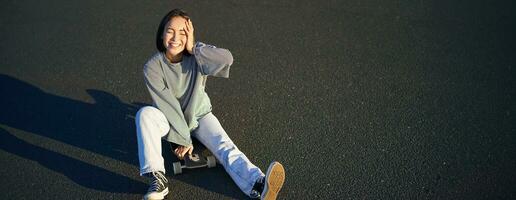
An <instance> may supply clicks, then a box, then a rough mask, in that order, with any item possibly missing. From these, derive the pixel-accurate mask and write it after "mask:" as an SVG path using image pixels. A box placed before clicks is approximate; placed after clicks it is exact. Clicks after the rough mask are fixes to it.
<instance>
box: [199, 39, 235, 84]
mask: <svg viewBox="0 0 516 200" xmlns="http://www.w3.org/2000/svg"><path fill="white" fill-rule="evenodd" d="M193 53H194V57H195V60H196V61H197V64H199V67H200V70H201V73H202V74H204V75H211V76H216V77H224V78H228V77H229V68H230V67H231V65H232V64H233V55H231V52H229V50H227V49H222V48H217V47H215V46H212V45H207V44H204V43H202V42H197V43H196V44H195V48H194V50H193Z"/></svg>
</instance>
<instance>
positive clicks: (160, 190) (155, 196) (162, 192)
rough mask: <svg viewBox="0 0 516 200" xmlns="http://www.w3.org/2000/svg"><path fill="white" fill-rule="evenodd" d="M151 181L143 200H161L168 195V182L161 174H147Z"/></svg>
mask: <svg viewBox="0 0 516 200" xmlns="http://www.w3.org/2000/svg"><path fill="white" fill-rule="evenodd" d="M147 175H148V176H150V177H151V179H152V181H151V184H150V186H149V190H147V194H145V196H144V197H143V199H144V200H162V199H164V198H165V196H166V195H167V194H168V180H167V177H165V174H163V172H151V173H148V174H147Z"/></svg>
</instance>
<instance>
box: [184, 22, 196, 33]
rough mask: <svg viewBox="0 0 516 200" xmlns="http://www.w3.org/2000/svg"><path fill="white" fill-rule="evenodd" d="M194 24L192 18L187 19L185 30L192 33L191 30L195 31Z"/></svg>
mask: <svg viewBox="0 0 516 200" xmlns="http://www.w3.org/2000/svg"><path fill="white" fill-rule="evenodd" d="M193 30H194V29H193V24H192V20H190V19H187V20H186V21H185V31H186V33H190V32H193Z"/></svg>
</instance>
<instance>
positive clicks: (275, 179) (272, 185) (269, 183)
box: [261, 162, 285, 200]
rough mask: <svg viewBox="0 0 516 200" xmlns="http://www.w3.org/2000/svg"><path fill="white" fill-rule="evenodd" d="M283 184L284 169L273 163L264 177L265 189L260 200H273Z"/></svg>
mask: <svg viewBox="0 0 516 200" xmlns="http://www.w3.org/2000/svg"><path fill="white" fill-rule="evenodd" d="M283 183H285V168H283V165H281V163H279V162H273V163H271V165H270V166H269V169H267V175H265V187H264V188H263V192H262V195H261V199H262V200H275V199H276V198H277V197H278V193H279V191H280V190H281V187H283Z"/></svg>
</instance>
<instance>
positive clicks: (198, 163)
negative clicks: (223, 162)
mask: <svg viewBox="0 0 516 200" xmlns="http://www.w3.org/2000/svg"><path fill="white" fill-rule="evenodd" d="M172 164H173V166H174V174H181V173H183V169H195V168H201V167H208V168H212V167H215V166H216V165H217V160H216V159H215V156H213V155H209V156H203V155H199V154H197V153H194V154H191V155H187V156H185V160H184V164H181V161H179V162H174V163H172Z"/></svg>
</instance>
